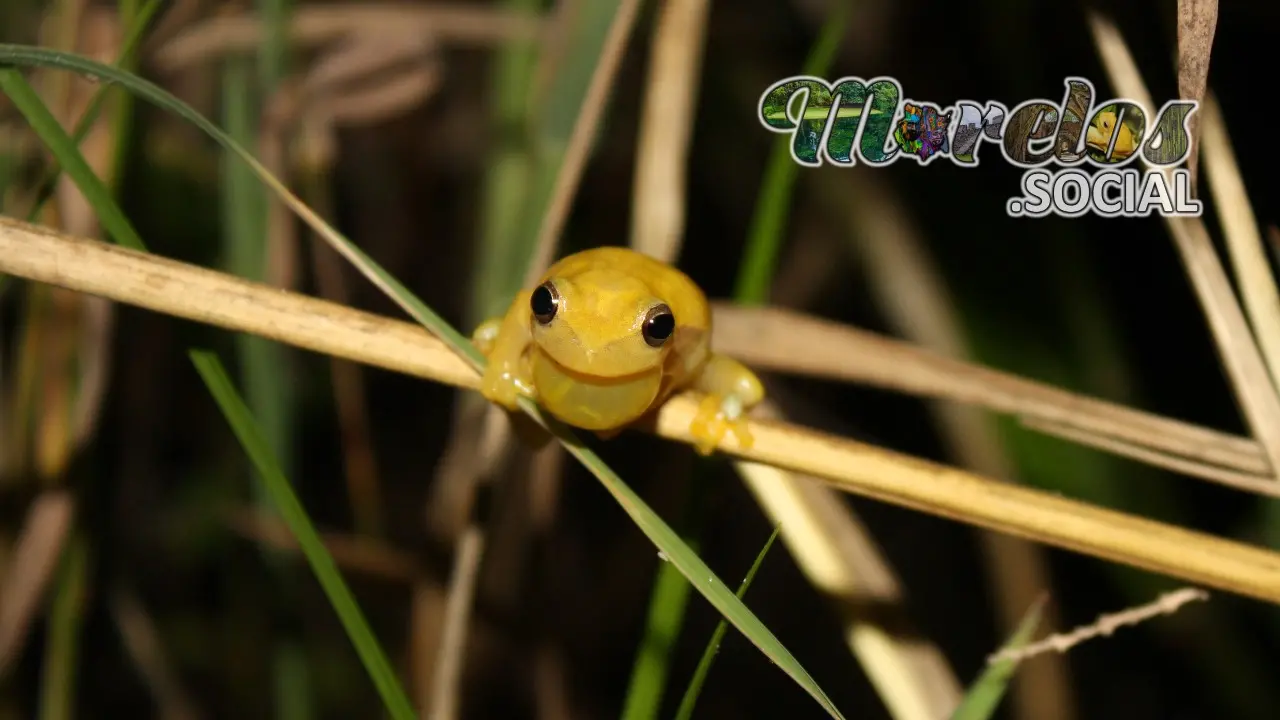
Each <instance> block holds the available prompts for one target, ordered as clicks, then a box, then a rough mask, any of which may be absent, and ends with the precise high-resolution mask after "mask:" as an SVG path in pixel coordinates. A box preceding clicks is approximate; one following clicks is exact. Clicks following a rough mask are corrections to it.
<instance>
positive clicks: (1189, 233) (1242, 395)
mask: <svg viewBox="0 0 1280 720" xmlns="http://www.w3.org/2000/svg"><path fill="white" fill-rule="evenodd" d="M1089 25H1090V28H1091V29H1092V31H1093V37H1094V42H1095V43H1096V44H1097V46H1098V52H1099V54H1100V55H1101V56H1102V64H1103V66H1104V67H1106V69H1107V73H1108V74H1109V75H1110V76H1111V84H1112V85H1113V86H1114V87H1115V90H1116V92H1117V93H1119V94H1120V95H1121V96H1123V97H1127V98H1132V99H1133V100H1134V101H1136V102H1137V103H1138V104H1140V105H1142V106H1144V107H1154V105H1153V104H1152V101H1151V94H1150V93H1149V92H1147V88H1146V84H1145V83H1143V81H1142V74H1141V73H1140V72H1139V71H1138V66H1137V64H1136V63H1135V62H1134V60H1133V56H1132V55H1131V54H1130V52H1129V47H1128V45H1126V44H1125V41H1124V38H1123V37H1122V36H1121V35H1120V31H1119V30H1118V29H1117V28H1116V26H1115V24H1114V23H1112V22H1111V21H1110V20H1109V19H1107V18H1105V17H1103V16H1102V15H1100V14H1098V13H1096V12H1092V11H1091V12H1090V13H1089ZM1161 172H1163V173H1164V174H1165V177H1166V178H1168V179H1172V169H1171V168H1162V169H1161ZM1165 223H1166V224H1167V225H1168V226H1169V231H1170V233H1171V234H1172V235H1173V240H1174V245H1175V246H1176V247H1177V249H1178V253H1179V254H1180V255H1181V257H1182V263H1183V265H1184V266H1185V267H1186V270H1187V274H1188V275H1189V276H1190V278H1191V283H1192V285H1193V286H1194V287H1195V290H1196V295H1197V296H1198V297H1199V299H1200V304H1201V306H1202V307H1203V308H1204V312H1205V316H1206V317H1207V319H1208V321H1209V327H1210V329H1211V330H1212V331H1213V336H1214V339H1215V340H1216V341H1217V343H1218V351H1219V355H1220V356H1221V358H1222V364H1223V367H1224V369H1225V370H1226V374H1227V377H1228V378H1230V380H1231V383H1232V385H1233V386H1234V389H1235V395H1236V402H1237V403H1239V405H1240V407H1241V409H1242V410H1243V411H1244V416H1245V419H1246V420H1247V421H1248V423H1249V426H1250V428H1251V429H1252V430H1253V435H1254V437H1256V438H1257V439H1258V442H1259V443H1261V445H1262V448H1263V450H1264V452H1265V453H1266V457H1267V462H1268V467H1269V472H1270V474H1272V475H1273V476H1274V474H1275V472H1277V471H1280V396H1277V394H1276V388H1275V386H1274V385H1273V384H1272V383H1271V376H1270V374H1269V373H1268V371H1267V368H1266V366H1265V365H1264V364H1263V361H1262V355H1261V353H1260V351H1259V350H1258V345H1257V343H1255V342H1254V338H1253V335H1252V334H1251V333H1250V331H1249V326H1248V324H1247V323H1246V322H1245V318H1244V312H1243V311H1242V310H1241V309H1240V304H1239V303H1238V302H1237V301H1236V297H1235V294H1234V291H1233V290H1232V288H1231V281H1230V280H1229V279H1228V278H1227V273H1226V271H1225V270H1224V269H1223V267H1222V262H1221V260H1220V259H1219V258H1218V255H1217V253H1216V252H1215V251H1214V248H1213V241H1212V239H1210V237H1209V231H1208V230H1207V229H1206V228H1205V225H1204V221H1203V220H1201V219H1200V218H1189V217H1166V218H1165Z"/></svg>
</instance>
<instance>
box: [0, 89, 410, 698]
mask: <svg viewBox="0 0 1280 720" xmlns="http://www.w3.org/2000/svg"><path fill="white" fill-rule="evenodd" d="M103 67H107V66H103ZM109 69H110V68H109ZM113 71H114V70H113ZM0 89H2V90H3V91H4V92H5V93H6V94H8V95H9V97H10V99H11V100H13V103H14V105H15V106H16V107H18V109H19V110H20V111H21V112H22V113H23V115H24V116H25V117H26V118H27V121H28V122H30V123H31V125H32V127H33V128H34V129H35V131H36V133H37V134H38V135H39V136H40V138H41V139H42V140H43V141H44V142H45V143H46V144H47V145H48V146H49V148H50V150H51V151H52V152H53V153H54V155H55V157H56V158H57V160H58V162H59V163H60V164H61V165H62V167H63V168H64V169H65V171H66V173H67V174H68V175H69V176H70V177H71V178H72V180H74V181H75V183H76V186H77V187H78V188H79V189H80V192H81V193H82V194H83V195H84V196H85V198H86V199H88V200H89V202H90V203H91V204H92V205H93V208H94V212H95V213H96V215H97V217H98V219H99V221H100V222H101V223H102V226H103V228H104V229H105V230H106V231H107V234H108V235H109V236H110V237H112V238H114V239H115V240H116V242H118V243H120V244H121V245H125V246H127V247H132V248H135V249H138V250H143V251H145V250H146V247H145V246H144V245H143V242H142V240H141V238H140V237H138V234H137V232H136V231H135V230H134V228H133V226H132V224H131V223H130V222H129V220H128V219H127V218H126V217H125V216H124V213H123V212H121V210H120V208H119V207H118V206H117V205H116V203H115V200H114V199H113V198H112V197H111V193H110V192H109V191H108V190H107V188H106V186H105V185H104V184H103V183H102V180H101V179H100V178H98V176H97V175H96V174H94V172H93V170H92V169H91V168H90V167H89V165H88V163H86V162H85V160H84V158H83V157H82V156H81V155H80V151H79V149H78V148H77V147H76V146H75V143H74V142H73V141H72V140H71V138H70V137H69V136H67V134H66V132H65V131H64V130H63V129H62V126H61V125H59V124H58V122H57V120H56V119H55V118H54V117H53V115H52V114H51V113H50V112H49V109H48V108H47V107H45V106H44V103H43V102H41V100H40V97H39V96H38V95H37V94H36V93H35V91H34V90H33V89H32V88H31V86H30V85H29V84H28V83H27V81H26V79H25V78H23V77H22V75H21V74H20V73H18V72H17V71H16V70H13V69H11V68H8V69H3V70H0ZM200 357H203V358H205V359H204V360H203V363H204V365H203V366H201V371H202V374H203V375H207V377H206V382H209V379H210V378H213V379H215V380H216V379H218V378H219V377H225V372H224V371H222V370H221V365H220V364H217V361H216V358H215V359H213V360H212V362H210V360H209V359H208V358H207V357H206V356H200ZM193 361H196V358H195V357H193ZM215 371H216V373H215ZM212 389H213V388H212V387H211V390H212ZM218 391H219V392H220V393H222V395H221V396H217V395H215V397H216V399H217V400H218V401H219V403H220V404H224V412H226V405H225V403H230V402H231V401H233V400H234V401H235V402H234V403H232V405H233V406H234V407H233V409H237V410H238V409H239V408H243V407H244V402H243V401H242V400H240V399H239V397H238V396H235V395H234V388H232V387H231V386H230V383H229V382H228V383H226V384H225V385H219V386H218ZM228 393H230V394H229V395H228ZM247 414H248V412H247V410H246V411H244V415H245V416H247ZM235 417H236V418H237V420H236V421H233V423H232V425H233V427H234V428H235V429H236V431H237V432H238V433H248V434H249V435H250V436H251V437H252V439H253V440H254V441H255V444H254V445H253V452H251V453H250V457H251V459H253V461H254V463H255V465H257V466H258V469H259V472H264V468H265V470H266V471H272V470H274V471H275V472H276V475H270V476H266V477H267V483H268V487H267V489H268V491H269V493H270V495H271V499H272V501H273V502H275V503H276V505H277V507H279V508H281V511H282V513H283V514H284V515H285V520H286V522H287V523H288V524H289V526H290V528H291V529H294V530H295V531H296V537H297V538H298V542H299V545H300V546H301V547H302V548H303V549H304V553H305V554H306V556H307V561H308V562H309V563H311V565H312V568H313V570H315V571H316V573H317V577H318V579H319V580H320V582H321V585H322V586H323V587H324V589H325V592H326V593H327V594H329V597H330V601H331V602H332V603H333V605H334V610H335V612H337V613H338V615H339V617H340V619H341V620H342V622H343V625H344V627H345V628H346V629H347V631H348V634H350V636H351V641H352V643H353V644H354V645H355V646H356V649H357V651H358V653H359V655H360V659H361V660H362V661H364V663H365V669H366V670H367V671H368V673H369V675H370V677H371V678H372V679H373V681H374V684H375V685H376V686H377V688H378V690H379V692H380V693H381V694H382V696H383V701H384V702H385V703H386V705H387V708H388V710H389V711H391V713H392V715H393V717H395V718H397V720H399V719H401V718H413V717H415V715H414V712H413V709H412V706H411V705H409V701H408V698H407V697H406V696H405V694H404V691H403V689H401V688H400V686H399V683H398V681H397V680H396V676H395V673H394V672H393V671H391V670H390V664H389V663H388V662H387V660H386V657H385V656H384V655H383V654H382V652H381V650H380V649H379V648H378V646H377V640H376V639H375V638H374V636H373V634H372V633H371V632H370V631H369V628H368V625H367V623H365V622H364V619H363V616H362V615H360V613H359V608H357V607H355V601H354V599H352V597H351V594H350V592H349V591H348V590H347V589H346V586H345V585H344V584H343V583H342V580H341V577H340V576H338V575H337V570H336V565H335V564H334V562H333V559H332V558H331V557H329V555H328V551H327V550H325V548H324V546H323V545H322V544H320V540H319V537H318V536H317V535H316V533H315V530H314V528H312V527H311V524H310V522H309V521H308V520H307V518H306V514H305V511H303V510H302V508H301V506H300V505H298V503H297V499H296V498H295V497H294V496H293V493H292V489H291V488H290V487H289V485H288V482H287V481H285V480H284V478H283V475H282V474H280V473H279V470H278V469H279V467H280V465H279V463H278V462H276V461H275V459H274V458H272V457H271V453H270V452H269V451H267V450H264V449H263V448H264V447H265V443H264V442H263V441H262V440H261V434H260V433H258V431H257V428H256V426H255V425H252V419H251V418H250V419H249V422H250V426H249V427H248V429H247V430H246V428H245V427H244V426H243V424H239V425H238V424H237V422H239V421H240V420H242V419H243V418H241V416H240V415H236V416H235ZM241 440H242V442H245V439H244V437H242V438H241ZM264 463H266V464H265V465H264ZM277 476H278V477H279V481H280V482H283V485H284V489H283V491H282V490H281V488H280V487H279V483H277V482H276V480H277ZM282 494H283V495H284V497H283V499H282V497H281V496H282ZM290 500H292V504H290ZM299 515H300V517H299ZM298 528H301V530H300V531H299V530H298ZM322 572H324V573H329V575H328V576H325V575H322V574H321V573H322Z"/></svg>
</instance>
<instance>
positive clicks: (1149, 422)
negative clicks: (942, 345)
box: [712, 302, 1280, 495]
mask: <svg viewBox="0 0 1280 720" xmlns="http://www.w3.org/2000/svg"><path fill="white" fill-rule="evenodd" d="M714 313H715V321H716V322H715V327H714V329H713V330H712V344H713V345H715V347H716V348H718V349H719V350H721V351H723V352H725V353H726V354H729V355H732V356H734V357H737V358H739V359H741V360H742V361H744V362H746V363H747V364H749V365H751V366H752V367H756V368H760V369H763V370H776V371H779V372H787V373H793V374H799V375H807V376H811V377H819V378H830V379H838V380H844V381H848V382H858V383H866V384H869V385H873V386H876V387H881V388H886V389H890V390H897V391H900V392H905V393H910V394H913V395H920V396H923V397H929V398H937V399H944V400H953V401H957V402H962V403H967V404H974V405H979V406H982V407H985V408H988V409H990V410H996V411H999V412H1005V413H1010V414H1013V415H1018V416H1020V417H1023V418H1025V419H1027V420H1034V421H1037V422H1038V423H1040V424H1041V425H1042V429H1044V428H1057V427H1060V428H1065V429H1069V430H1075V431H1077V432H1086V433H1089V434H1093V435H1097V436H1100V437H1107V438H1112V439H1116V440H1121V441H1124V442H1127V443H1129V444H1131V445H1133V446H1136V447H1143V448H1154V449H1157V450H1160V451H1163V452H1164V453H1166V454H1169V455H1172V456H1177V457H1180V458H1186V459H1187V462H1186V464H1185V470H1186V471H1187V472H1188V473H1190V474H1196V475H1199V476H1201V477H1204V478H1205V479H1211V480H1215V479H1217V477H1218V475H1219V471H1220V470H1221V469H1222V468H1224V467H1225V468H1230V469H1233V470H1236V471H1238V472H1239V473H1241V474H1242V475H1244V474H1251V475H1248V476H1247V480H1251V481H1254V484H1252V485H1250V487H1249V489H1253V490H1260V491H1261V490H1266V491H1268V492H1269V493H1270V494H1273V495H1280V493H1277V492H1276V491H1277V490H1280V488H1275V487H1272V486H1274V485H1275V483H1274V482H1272V481H1271V479H1270V477H1266V476H1263V475H1262V473H1265V472H1266V460H1265V459H1264V458H1263V456H1262V451H1261V449H1260V448H1259V446H1258V444H1257V443H1256V442H1254V441H1252V440H1249V439H1247V438H1242V437H1238V436H1234V435H1230V434H1228V433H1223V432H1218V431H1215V430H1210V429H1208V428H1203V427H1200V426H1197V425H1192V424H1190V423H1185V422H1182V421H1179V420H1174V419H1171V418H1166V417H1162V416H1159V415H1153V414H1151V413H1146V412H1142V411H1140V410H1135V409H1132V408H1128V407H1125V406H1123V405H1117V404H1115V403H1110V402H1106V401H1104V400H1098V399H1095V398H1091V397H1088V396H1085V395H1079V394H1076V393H1072V392H1070V391H1067V390H1063V389H1061V388H1057V387H1053V386H1051V385H1046V384H1044V383H1038V382H1035V381H1033V380H1028V379H1026V378H1022V377H1018V376H1016V375H1011V374H1009V373H1003V372H1000V371H998V370H992V369H990V368H986V367H982V366H980V365H976V364H972V363H966V362H963V361H961V360H956V359H954V358H949V357H945V356H942V355H938V354H935V353H931V352H929V351H927V350H925V349H923V348H920V347H917V346H913V345H910V344H908V343H905V342H902V341H900V340H895V339H892V338H887V337H884V336H882V335H877V334H875V333H872V332H868V331H866V330H862V329H859V328H855V327H851V326H849V325H842V324H840V323H836V322H833V321H830V320H826V319H822V318H816V317H813V316H810V315H805V314H803V313H799V312H795V311H792V310H784V309H782V308H743V307H739V306H735V305H732V304H729V303H723V302H717V303H714ZM796 348H803V349H804V351H803V352H796ZM849 358H857V359H858V361H857V362H850V361H849ZM1058 434H1061V433H1058Z"/></svg>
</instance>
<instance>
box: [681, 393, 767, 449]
mask: <svg viewBox="0 0 1280 720" xmlns="http://www.w3.org/2000/svg"><path fill="white" fill-rule="evenodd" d="M729 431H732V432H733V434H734V436H735V437H737V438H738V444H739V445H741V446H742V447H743V449H747V448H750V447H751V445H752V443H753V438H752V437H751V431H750V430H749V429H748V428H747V419H746V417H745V416H744V413H743V409H742V402H741V401H740V400H739V399H738V398H737V397H735V396H733V395H729V396H724V397H721V396H719V395H707V396H706V397H704V398H703V399H702V402H700V403H698V412H697V414H695V415H694V416H693V422H692V423H691V424H690V426H689V433H690V434H692V435H693V439H694V448H696V449H697V451H698V454H700V455H710V454H711V453H712V451H714V450H715V449H716V446H717V445H719V444H720V441H721V440H722V439H724V435H725V433H726V432H729Z"/></svg>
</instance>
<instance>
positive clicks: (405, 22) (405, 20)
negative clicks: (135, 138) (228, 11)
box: [151, 2, 545, 72]
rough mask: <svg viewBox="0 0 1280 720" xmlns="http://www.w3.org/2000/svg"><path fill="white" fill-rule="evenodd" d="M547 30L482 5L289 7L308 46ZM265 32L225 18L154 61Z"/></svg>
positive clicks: (217, 48)
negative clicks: (392, 37)
mask: <svg viewBox="0 0 1280 720" xmlns="http://www.w3.org/2000/svg"><path fill="white" fill-rule="evenodd" d="M544 29H545V20H544V19H543V18H542V17H541V16H539V15H526V14H520V13H513V12H511V11H510V10H505V9H502V8H497V7H488V6H484V5H451V4H445V3H431V4H427V5H409V4H404V3H378V2H351V3H330V4H324V5H305V4H299V5H298V7H296V8H293V9H292V10H291V11H290V22H289V31H290V33H291V36H290V42H291V43H293V44H294V45H295V46H297V47H301V48H309V47H311V46H313V45H317V44H320V43H324V42H329V41H332V40H336V39H338V38H341V37H344V36H350V35H361V36H365V37H375V38H376V37H379V36H382V35H395V36H404V35H413V36H418V37H431V38H438V39H440V40H442V41H444V42H447V43H450V44H457V45H477V46H481V47H492V46H493V45H495V44H499V43H504V42H510V41H519V40H529V39H533V38H537V37H539V36H540V34H541V33H542V32H543V30H544ZM264 35H265V31H264V30H263V26H262V21H261V20H260V19H259V18H257V17H255V16H253V15H239V16H222V17H216V18H212V19H209V20H206V21H204V22H202V23H200V24H198V25H195V26H194V27H192V28H191V29H189V30H186V31H184V32H181V33H179V34H178V35H176V36H175V37H173V38H172V39H171V40H169V41H167V42H165V43H164V44H163V45H161V46H160V47H159V48H157V49H156V51H155V53H154V55H153V56H152V58H151V59H152V60H154V62H156V63H157V65H158V66H159V67H160V68H161V69H162V70H165V71H169V72H172V71H176V70H182V69H185V68H187V67H189V66H191V65H194V64H197V63H202V62H209V61H212V60H217V59H219V58H221V57H222V56H224V55H227V54H230V53H246V52H253V51H256V50H257V49H258V48H259V47H260V46H261V44H262V42H263V38H264Z"/></svg>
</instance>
